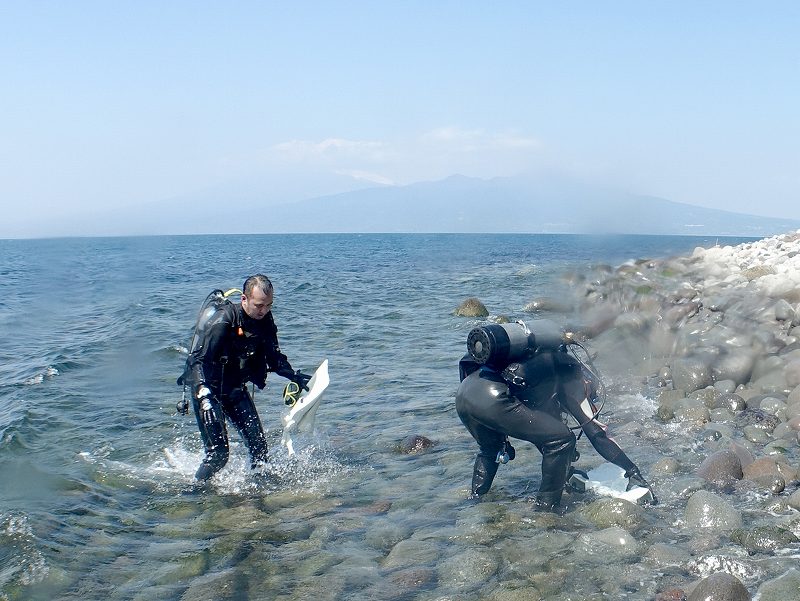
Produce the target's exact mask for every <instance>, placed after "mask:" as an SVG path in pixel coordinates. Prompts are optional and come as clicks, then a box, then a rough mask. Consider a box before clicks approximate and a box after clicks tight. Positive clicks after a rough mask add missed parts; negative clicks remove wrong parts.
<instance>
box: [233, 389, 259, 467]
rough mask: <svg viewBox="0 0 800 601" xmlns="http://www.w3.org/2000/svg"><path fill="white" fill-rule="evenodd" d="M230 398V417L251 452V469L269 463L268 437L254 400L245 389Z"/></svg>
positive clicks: (236, 391)
mask: <svg viewBox="0 0 800 601" xmlns="http://www.w3.org/2000/svg"><path fill="white" fill-rule="evenodd" d="M230 398H231V400H230V405H229V407H228V416H229V417H230V419H231V422H232V423H233V425H234V426H235V427H236V429H237V430H238V431H239V434H240V435H241V436H242V439H243V440H244V443H245V445H246V446H247V450H248V451H249V452H250V464H251V467H252V468H255V467H258V465H260V464H264V463H266V462H267V437H266V435H265V434H264V428H263V427H262V425H261V419H260V418H259V417H258V412H257V411H256V406H255V403H253V398H252V397H251V396H250V393H249V392H248V391H247V389H245V388H237V389H235V390H233V391H231V397H230Z"/></svg>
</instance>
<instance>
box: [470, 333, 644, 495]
mask: <svg viewBox="0 0 800 601" xmlns="http://www.w3.org/2000/svg"><path fill="white" fill-rule="evenodd" d="M514 326H517V327H519V326H521V327H522V328H523V330H522V331H523V332H525V334H524V336H520V335H519V332H517V331H516V330H515V329H514ZM498 328H500V326H488V328H486V327H484V330H485V331H488V332H489V336H488V338H487V336H486V335H485V333H480V332H479V333H478V334H479V335H478V336H474V335H473V333H470V338H469V339H468V345H467V346H468V348H469V349H470V354H468V355H467V356H465V357H464V358H463V359H462V360H461V363H460V365H459V368H460V374H461V385H460V386H459V388H458V392H457V393H456V411H457V412H458V416H459V417H460V418H461V421H462V422H463V423H464V425H465V426H466V428H467V430H469V432H470V434H472V436H473V438H475V440H476V441H477V442H478V446H479V447H480V451H479V452H478V456H477V457H476V459H475V467H474V470H473V475H472V494H473V495H474V496H480V495H483V494H485V493H486V492H488V491H489V488H490V487H491V485H492V481H493V480H494V477H495V474H496V473H497V469H498V467H499V464H500V463H501V462H502V463H505V462H507V461H509V460H510V459H513V458H514V449H513V447H512V446H511V445H510V443H509V442H508V438H507V437H509V436H510V437H512V438H519V439H521V440H527V441H529V442H531V443H533V444H534V445H535V446H536V448H537V449H539V452H541V454H542V482H541V485H540V487H539V492H538V493H537V496H536V501H537V503H538V504H539V505H540V506H542V507H543V508H546V509H554V508H555V507H557V506H558V505H559V504H560V502H561V495H562V493H563V491H564V485H565V484H566V481H567V478H568V476H569V469H570V465H571V463H572V460H573V457H574V452H575V443H576V438H575V435H574V434H573V433H572V431H571V430H570V429H569V427H568V426H567V425H566V424H565V423H564V421H563V420H562V417H561V416H562V412H565V411H566V412H568V413H570V414H571V415H572V416H573V417H574V418H575V419H576V420H577V422H578V424H579V425H580V426H581V427H582V429H583V431H584V432H585V433H586V435H587V437H588V438H589V440H590V442H591V443H592V446H594V448H595V449H596V450H597V452H598V453H599V454H600V455H602V456H603V458H604V459H606V460H607V461H610V462H612V463H614V464H616V465H618V466H619V467H621V468H622V469H624V470H625V476H626V477H627V478H629V485H630V486H632V485H639V486H644V487H647V488H649V485H648V484H647V482H646V481H645V480H644V478H642V476H641V473H640V472H639V468H637V467H636V465H635V464H634V463H633V462H632V461H631V460H630V459H629V458H628V456H627V455H626V454H625V452H624V451H623V450H622V449H621V448H620V447H619V445H617V443H616V442H614V441H613V440H612V439H610V438H609V437H608V436H607V433H606V428H605V426H604V425H603V424H602V423H600V422H599V421H597V419H596V415H595V410H594V407H593V405H592V402H591V401H592V400H593V397H594V394H595V391H594V390H593V383H592V380H591V379H590V378H587V377H586V374H585V372H584V370H583V366H582V365H581V363H580V362H579V361H578V360H577V359H576V358H575V357H573V356H572V355H569V354H568V353H567V352H566V351H565V347H564V346H563V344H562V342H561V336H560V335H559V336H553V335H552V332H549V333H547V335H546V336H541V337H540V338H541V339H543V340H544V343H539V344H537V343H536V341H535V335H534V334H531V333H530V332H529V330H527V326H525V324H508V326H506V327H504V328H502V329H498ZM476 330H477V328H476ZM473 332H475V330H473ZM509 333H510V335H511V340H509V339H508V334H509ZM515 337H516V340H514V338H515ZM476 348H477V352H476ZM513 355H517V357H514V356H513ZM476 358H477V360H476ZM509 359H517V360H515V361H509ZM654 498H655V497H654Z"/></svg>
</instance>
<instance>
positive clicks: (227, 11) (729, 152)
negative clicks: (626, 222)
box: [0, 0, 800, 236]
mask: <svg viewBox="0 0 800 601" xmlns="http://www.w3.org/2000/svg"><path fill="white" fill-rule="evenodd" d="M798 32H800V3H798V2H795V1H786V2H769V1H766V2H733V1H730V0H726V1H720V2H714V1H703V2H697V1H696V0H692V1H676V2H641V1H636V2H616V1H615V2H595V1H586V2H581V1H575V2H534V1H519V2H515V1H502V2H488V1H483V2H467V1H463V0H462V1H457V2H436V1H431V0H424V1H419V2H415V1H409V2H380V1H378V2H376V1H374V0H370V1H365V2H344V1H343V2H315V3H310V2H302V1H300V2H297V1H294V2H281V3H275V2H264V1H260V2H219V1H214V2H203V1H198V0H192V1H186V2H183V1H168V2H163V1H159V2H149V1H146V0H144V1H143V0H138V1H135V2H124V1H111V2H109V1H107V0H103V1H97V2H88V1H82V0H71V1H68V2H65V1H62V0H58V1H52V2H38V1H35V0H18V1H12V0H0V74H2V94H0V204H2V213H3V215H4V218H3V219H2V221H3V222H5V223H6V226H5V227H3V226H0V236H2V235H6V236H7V235H10V234H12V235H13V234H14V231H19V232H22V231H23V229H25V227H27V226H23V225H16V224H20V223H25V222H35V221H36V220H40V219H42V216H45V215H46V216H54V215H60V214H62V213H64V214H66V213H81V212H85V211H89V210H94V209H96V208H99V207H115V206H122V205H131V204H137V203H145V202H152V201H158V200H161V199H168V198H172V197H176V196H191V195H194V194H202V193H204V192H207V191H208V190H209V189H214V190H223V191H224V190H226V189H227V188H228V187H230V188H231V189H234V188H237V187H245V188H247V187H248V186H266V187H269V188H270V189H271V190H272V192H273V195H275V194H277V195H278V196H279V197H280V198H281V199H287V200H292V199H296V198H302V197H303V196H308V195H311V194H321V193H325V192H337V191H340V190H345V189H348V188H350V187H357V186H363V185H365V183H369V182H376V183H392V184H406V183H411V182H414V181H419V180H429V179H439V178H442V177H446V176H448V175H451V174H454V173H461V174H464V175H471V176H480V177H491V176H496V175H511V174H515V173H519V172H525V171H539V170H543V169H544V170H556V171H561V172H565V173H567V174H572V175H576V176H580V177H583V178H589V179H596V180H598V181H600V182H604V183H613V184H615V185H618V186H621V187H623V188H625V189H627V190H630V191H633V192H638V193H643V194H651V195H655V196H661V197H664V198H668V199H670V200H674V201H679V202H687V203H691V204H697V205H701V206H706V207H712V208H720V209H726V210H732V211H737V212H744V213H754V214H759V215H764V216H777V217H785V218H794V219H800V199H798V190H800V116H799V113H798V111H800V108H798V107H800V35H799V34H798ZM9 228H20V229H19V230H14V231H9ZM26 231H27V230H26Z"/></svg>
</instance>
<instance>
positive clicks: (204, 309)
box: [178, 289, 238, 386]
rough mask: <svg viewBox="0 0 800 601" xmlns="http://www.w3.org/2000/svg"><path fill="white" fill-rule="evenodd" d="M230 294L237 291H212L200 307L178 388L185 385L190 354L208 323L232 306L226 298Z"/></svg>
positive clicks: (195, 348)
mask: <svg viewBox="0 0 800 601" xmlns="http://www.w3.org/2000/svg"><path fill="white" fill-rule="evenodd" d="M232 292H238V290H235V289H234V290H229V291H228V292H227V293H226V292H223V291H222V290H219V289H217V290H212V291H211V293H210V294H209V295H208V296H207V297H206V300H204V301H203V304H202V305H201V306H200V312H199V313H198V314H197V321H196V322H195V326H194V333H193V334H192V341H191V342H190V343H189V356H188V357H187V358H186V365H185V366H184V368H183V373H182V374H181V376H180V377H179V378H178V385H179V386H182V385H183V384H185V383H186V378H187V376H188V375H189V372H190V369H189V360H190V359H191V356H192V353H194V352H195V351H196V350H197V347H198V346H199V345H200V341H201V340H202V339H203V333H204V332H205V328H206V326H207V325H208V322H209V321H210V320H211V318H212V317H213V316H214V315H216V314H217V312H218V311H221V310H222V309H223V308H225V306H227V305H232V304H233V303H232V302H231V301H230V299H229V298H228V295H230V294H231V293H232Z"/></svg>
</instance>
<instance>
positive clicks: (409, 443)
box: [397, 434, 436, 455]
mask: <svg viewBox="0 0 800 601" xmlns="http://www.w3.org/2000/svg"><path fill="white" fill-rule="evenodd" d="M435 444H436V443H435V442H433V441H432V440H431V439H430V438H427V437H426V436H422V435H420V434H411V435H409V436H406V437H405V438H404V439H403V440H401V441H400V443H399V444H398V446H397V450H398V451H400V452H401V453H405V454H406V455H415V454H417V453H422V452H423V451H426V450H428V449H430V448H432V447H433V446H434V445H435Z"/></svg>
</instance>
